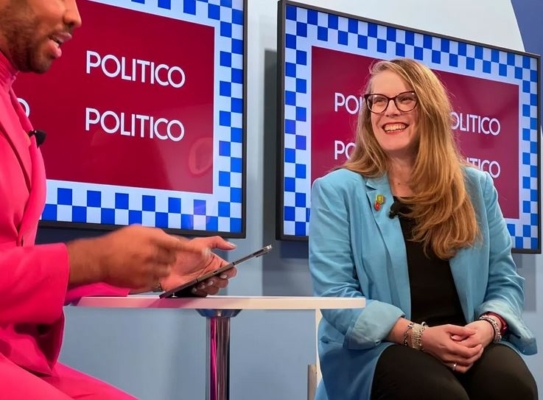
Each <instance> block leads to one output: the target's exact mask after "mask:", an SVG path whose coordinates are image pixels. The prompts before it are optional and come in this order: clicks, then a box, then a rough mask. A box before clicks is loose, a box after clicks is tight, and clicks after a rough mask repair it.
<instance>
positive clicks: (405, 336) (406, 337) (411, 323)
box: [403, 322, 415, 346]
mask: <svg viewBox="0 0 543 400" xmlns="http://www.w3.org/2000/svg"><path fill="white" fill-rule="evenodd" d="M414 325H415V324H414V323H413V322H410V323H409V325H407V329H406V330H405V332H404V333H403V345H404V346H409V342H408V341H407V339H408V337H409V331H410V330H411V329H413V326H414Z"/></svg>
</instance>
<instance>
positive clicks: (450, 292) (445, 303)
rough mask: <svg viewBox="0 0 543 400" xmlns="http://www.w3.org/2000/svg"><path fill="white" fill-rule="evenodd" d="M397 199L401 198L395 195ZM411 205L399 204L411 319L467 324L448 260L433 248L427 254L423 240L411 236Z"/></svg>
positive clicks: (415, 320)
mask: <svg viewBox="0 0 543 400" xmlns="http://www.w3.org/2000/svg"><path fill="white" fill-rule="evenodd" d="M394 200H395V201H398V199H396V198H394ZM408 211H409V208H408V206H406V205H405V204H402V205H401V207H400V210H399V212H400V214H399V215H398V216H399V218H400V224H401V226H402V232H403V236H404V240H405V247H406V251H407V265H408V269H409V286H410V289H411V320H412V321H413V322H416V323H419V324H420V323H422V322H423V321H424V322H426V323H427V324H428V325H429V326H436V325H443V324H454V325H460V326H464V325H466V320H465V318H464V314H463V313H462V307H461V305H460V299H459V298H458V292H457V291H456V286H455V283H454V280H453V277H452V273H451V268H450V265H449V261H447V260H442V259H440V258H438V257H437V256H436V255H435V253H434V252H433V250H432V249H431V248H429V249H428V256H426V255H425V254H424V250H423V246H422V243H420V242H414V241H412V240H410V239H411V238H412V237H413V229H414V227H415V221H414V220H412V219H410V218H407V217H405V216H403V215H402V214H405V213H406V212H408Z"/></svg>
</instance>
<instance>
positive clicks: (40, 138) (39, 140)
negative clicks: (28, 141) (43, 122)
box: [28, 129, 47, 147]
mask: <svg viewBox="0 0 543 400" xmlns="http://www.w3.org/2000/svg"><path fill="white" fill-rule="evenodd" d="M28 136H29V137H32V136H35V137H36V144H37V145H38V147H40V146H41V145H42V144H43V142H45V137H46V136H47V133H45V132H44V131H42V130H40V129H34V130H33V131H30V132H28Z"/></svg>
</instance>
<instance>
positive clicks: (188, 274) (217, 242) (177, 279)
mask: <svg viewBox="0 0 543 400" xmlns="http://www.w3.org/2000/svg"><path fill="white" fill-rule="evenodd" d="M179 240H182V241H185V243H186V244H187V246H189V247H190V248H191V249H194V251H189V252H185V251H181V252H179V253H178V256H177V261H176V263H175V265H174V266H173V267H172V271H171V274H170V275H169V276H167V277H165V278H163V279H161V280H160V284H161V286H162V288H163V289H164V290H170V289H173V288H175V287H177V286H180V285H183V284H184V283H186V282H189V281H191V280H193V279H196V278H198V277H200V276H202V275H205V274H207V273H208V272H212V271H215V270H216V269H218V268H221V267H223V266H225V265H227V264H228V262H227V261H225V260H223V259H222V258H220V257H219V256H217V255H216V254H214V253H212V252H211V249H221V250H232V249H234V248H235V246H234V245H233V244H231V243H229V242H227V241H225V240H224V239H222V238H220V237H218V236H214V237H207V238H197V239H192V240H187V239H184V238H180V239H179ZM234 276H236V269H235V268H232V269H230V270H228V271H225V272H224V273H222V274H220V275H218V276H215V277H213V278H210V279H208V280H207V281H204V282H201V283H200V284H199V285H198V286H197V288H196V290H195V291H194V294H195V295H198V296H206V295H208V294H212V295H213V294H217V293H218V292H219V290H221V289H222V288H225V287H226V286H227V285H228V279H230V278H233V277H234Z"/></svg>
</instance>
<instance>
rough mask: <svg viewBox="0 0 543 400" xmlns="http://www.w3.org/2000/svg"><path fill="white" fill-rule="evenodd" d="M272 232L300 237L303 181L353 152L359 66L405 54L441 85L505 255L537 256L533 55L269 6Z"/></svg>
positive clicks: (306, 214) (293, 6)
mask: <svg viewBox="0 0 543 400" xmlns="http://www.w3.org/2000/svg"><path fill="white" fill-rule="evenodd" d="M279 8H280V12H279V25H280V28H279V40H280V48H279V53H280V58H281V60H280V72H279V75H280V76H279V79H280V85H281V91H280V105H279V108H280V114H281V115H280V126H281V129H282V130H281V132H280V137H281V146H280V167H281V169H282V174H281V177H280V180H281V185H280V190H279V197H280V198H279V223H278V237H279V238H281V239H306V238H307V231H308V222H309V218H310V209H311V196H310V195H311V185H312V183H313V181H314V180H315V179H316V178H318V177H321V176H323V175H325V174H326V173H327V172H329V171H330V170H331V169H332V168H333V167H335V166H338V165H341V164H342V163H344V162H345V161H346V160H347V159H348V157H349V155H350V152H351V151H352V150H353V148H354V138H355V128H356V120H357V115H358V112H359V110H360V107H362V106H363V97H362V96H363V92H362V91H363V90H364V86H365V84H366V82H367V80H368V77H369V69H370V67H371V65H372V63H374V62H375V61H377V60H383V59H393V58H412V59H415V60H419V61H421V62H423V63H424V64H426V65H428V66H429V67H430V68H431V69H432V70H433V71H434V72H435V73H436V74H437V75H438V76H439V78H440V79H441V80H442V82H443V83H444V84H445V86H446V87H447V89H448V91H449V93H450V96H451V101H452V103H453V110H454V111H453V114H452V120H453V129H454V132H455V134H456V138H457V140H458V143H459V145H460V149H461V152H462V155H463V156H464V157H465V158H466V159H467V160H468V161H469V162H470V163H472V164H474V165H475V166H476V167H478V168H480V169H482V170H484V171H488V172H489V173H490V175H491V176H492V177H493V179H494V183H495V185H496V188H497V190H498V194H499V203H500V206H501V209H502V211H503V214H504V216H505V218H506V220H507V227H508V229H509V232H510V233H511V236H512V238H513V246H514V250H515V251H523V252H537V253H538V252H540V249H541V244H540V200H539V192H540V171H539V158H540V154H539V153H540V148H539V140H540V135H539V129H540V118H539V117H540V115H539V112H540V111H539V107H540V94H539V69H540V57H539V56H536V55H532V54H527V53H521V52H515V51H511V50H506V49H500V48H495V47H491V46H487V45H483V44H479V43H472V42H467V41H463V40H460V39H454V38H449V37H444V36H440V35H436V34H433V33H428V32H419V31H414V30H412V29H408V28H404V27H399V26H393V25H389V24H385V23H381V22H377V21H371V20H365V19H362V18H359V17H354V16H348V15H342V14H340V13H337V12H333V11H329V10H323V9H318V8H312V7H309V6H307V5H302V4H298V3H293V2H287V1H284V2H283V1H281V2H280V4H279Z"/></svg>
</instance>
